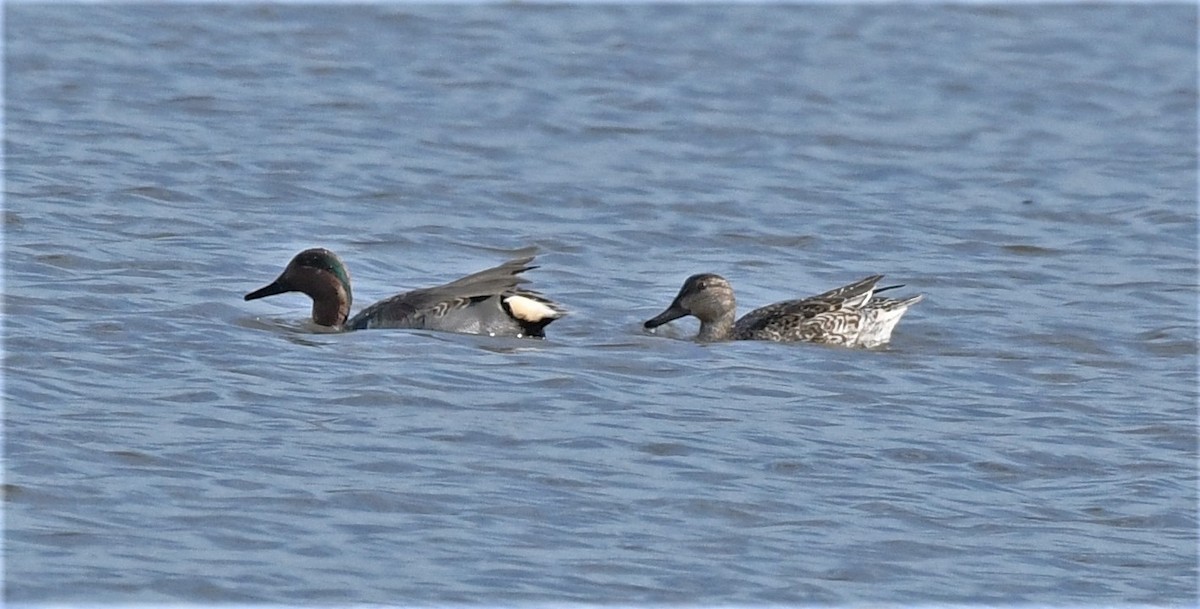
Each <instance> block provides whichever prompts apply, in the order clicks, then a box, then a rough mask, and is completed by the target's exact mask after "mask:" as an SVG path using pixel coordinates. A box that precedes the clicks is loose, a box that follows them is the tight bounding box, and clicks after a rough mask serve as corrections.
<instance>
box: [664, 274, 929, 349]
mask: <svg viewBox="0 0 1200 609" xmlns="http://www.w3.org/2000/svg"><path fill="white" fill-rule="evenodd" d="M882 278H883V275H872V276H870V277H867V278H866V279H862V280H860V281H856V282H854V283H851V284H850V285H846V286H842V287H840V288H837V289H835V290H830V291H828V292H825V293H824V294H818V295H816V296H811V297H809V298H801V299H797V300H785V301H783V302H777V303H775V304H771V305H767V306H765V307H762V308H761V309H755V310H753V311H751V312H749V313H747V314H746V315H745V316H744V317H742V318H741V319H739V320H737V322H736V323H735V322H734V318H735V312H736V307H737V301H736V300H735V299H734V297H733V288H732V287H731V286H730V285H729V282H728V281H726V280H725V278H724V277H721V276H720V275H714V274H712V273H701V274H699V275H692V276H691V277H688V278H687V281H685V282H683V288H682V289H680V290H679V295H678V296H676V297H675V300H674V301H673V302H672V303H671V306H669V307H667V310H665V311H663V312H662V313H660V314H659V315H658V316H657V317H655V318H654V319H651V320H649V321H647V322H646V323H645V327H646V328H647V329H650V328H657V327H658V326H661V325H663V324H665V323H667V322H669V321H672V320H675V319H678V318H680V317H684V316H685V315H695V316H696V317H697V318H699V319H700V333H699V334H698V335H697V336H696V339H697V340H700V341H718V340H772V341H804V342H811V343H826V344H831V345H843V346H846V347H877V346H879V345H882V344H885V343H887V342H888V340H889V339H891V336H892V328H894V327H896V323H897V322H899V321H900V317H901V316H903V315H904V312H905V311H907V310H908V308H909V307H910V306H912V305H914V304H916V303H918V302H920V301H921V299H922V298H924V297H925V295H924V294H917V295H916V296H910V297H908V298H905V299H900V300H897V299H891V298H879V297H873V296H874V293H875V292H877V291H883V290H890V289H892V288H898V287H902V286H898V285H896V286H890V287H886V288H879V289H878V290H876V289H875V284H876V283H878V282H879V280H880V279H882Z"/></svg>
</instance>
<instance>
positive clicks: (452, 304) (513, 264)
mask: <svg viewBox="0 0 1200 609" xmlns="http://www.w3.org/2000/svg"><path fill="white" fill-rule="evenodd" d="M533 252H534V249H533V248H525V249H523V250H520V251H518V252H517V254H518V255H519V256H520V257H518V258H513V259H512V260H509V261H508V262H505V263H503V264H501V265H499V266H495V267H492V268H490V269H484V270H482V271H479V272H478V273H472V274H470V275H467V276H466V277H463V278H461V279H456V280H454V281H451V282H450V283H447V284H444V285H440V286H435V287H431V288H421V289H418V290H412V291H410V292H405V293H403V294H397V295H395V296H392V297H391V298H386V299H384V300H381V301H379V302H377V303H375V304H373V305H371V306H369V307H367V308H365V309H363V310H362V311H359V312H358V314H357V315H355V316H354V317H353V318H352V319H350V321H348V322H346V328H347V329H349V330H362V329H366V328H424V327H426V326H427V325H428V324H427V320H428V319H430V318H442V317H445V316H446V315H447V314H450V313H451V312H453V311H457V310H461V309H464V308H467V307H469V306H471V305H472V304H474V303H476V302H480V301H483V300H486V299H488V298H491V297H494V296H499V295H501V294H506V293H514V294H516V293H518V292H519V293H520V294H527V295H533V294H534V293H533V292H529V291H527V290H517V286H519V285H520V284H523V283H528V281H529V280H528V279H525V278H524V277H520V276H519V275H520V274H521V273H524V272H525V271H529V270H532V269H535V268H537V267H536V266H530V264H529V263H530V262H532V261H533ZM538 296H539V300H546V299H545V298H541V297H540V295H538ZM531 297H532V296H531Z"/></svg>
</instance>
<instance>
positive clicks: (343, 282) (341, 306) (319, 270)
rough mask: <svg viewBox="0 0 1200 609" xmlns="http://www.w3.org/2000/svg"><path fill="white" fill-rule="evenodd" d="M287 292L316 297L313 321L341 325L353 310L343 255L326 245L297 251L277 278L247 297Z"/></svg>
mask: <svg viewBox="0 0 1200 609" xmlns="http://www.w3.org/2000/svg"><path fill="white" fill-rule="evenodd" d="M285 292H303V293H305V294H308V296H309V298H312V301H313V308H312V318H313V322H315V323H317V324H318V325H322V326H331V327H337V326H341V325H342V324H343V323H345V322H346V316H347V315H349V314H350V303H351V301H352V300H353V298H352V296H351V293H350V273H349V272H348V271H346V265H345V264H343V263H342V260H341V258H338V257H337V254H334V253H333V252H331V251H329V250H327V249H325V248H320V247H317V248H313V249H308V250H304V251H303V252H300V253H299V254H296V256H295V257H294V258H292V261H291V262H289V263H288V265H287V268H285V269H283V273H281V274H280V275H279V277H278V278H277V279H276V280H275V281H273V282H271V283H270V284H268V285H266V286H263V287H261V288H259V289H257V290H254V291H253V292H250V293H249V294H246V300H256V299H258V298H266V297H267V296H274V295H276V294H283V293H285Z"/></svg>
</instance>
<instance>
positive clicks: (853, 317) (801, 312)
mask: <svg viewBox="0 0 1200 609" xmlns="http://www.w3.org/2000/svg"><path fill="white" fill-rule="evenodd" d="M882 278H883V275H872V276H870V277H866V278H863V279H860V280H858V281H855V282H854V283H851V284H847V285H844V286H841V287H838V288H834V289H832V290H829V291H828V292H824V293H821V294H817V295H816V296H810V297H808V298H799V299H796V300H785V301H782V302H777V303H774V304H769V305H767V306H765V307H761V308H758V309H755V310H753V311H751V312H749V313H747V314H746V315H744V316H743V317H742V318H741V319H739V320H738V321H737V323H736V324H734V335H735V336H736V337H737V338H739V339H742V340H746V339H753V340H776V341H781V340H782V341H791V340H802V341H810V342H836V341H831V340H830V339H829V338H828V337H827V335H828V336H841V335H845V334H846V333H848V332H850V329H851V328H856V327H857V326H858V325H861V323H862V316H861V315H860V314H859V309H860V308H861V307H862V306H863V305H864V304H865V303H866V302H868V301H869V300H870V299H871V295H872V293H873V292H874V290H875V284H877V283H879V280H880V279H882Z"/></svg>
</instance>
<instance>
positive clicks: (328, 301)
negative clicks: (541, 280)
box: [245, 248, 565, 338]
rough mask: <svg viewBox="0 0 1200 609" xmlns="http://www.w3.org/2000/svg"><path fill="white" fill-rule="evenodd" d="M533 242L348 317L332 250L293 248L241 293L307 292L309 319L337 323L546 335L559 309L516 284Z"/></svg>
mask: <svg viewBox="0 0 1200 609" xmlns="http://www.w3.org/2000/svg"><path fill="white" fill-rule="evenodd" d="M534 252H535V248H524V249H521V250H518V251H517V252H515V255H516V256H517V257H516V258H513V259H512V260H509V261H508V262H505V263H504V264H501V265H499V266H496V267H493V268H490V269H486V270H483V271H479V272H478V273H474V274H471V275H468V276H466V277H463V278H462V279H458V280H455V281H452V282H450V283H447V284H445V285H440V286H435V287H431V288H422V289H418V290H412V291H411V292H405V293H403V294H397V295H395V296H392V297H391V298H388V299H386V300H381V301H379V302H377V303H375V304H373V305H371V306H369V307H367V308H365V309H363V310H362V311H359V312H358V314H357V315H355V316H354V317H352V318H349V315H350V305H351V303H352V302H353V296H352V293H351V290H350V273H349V271H347V270H346V265H345V264H343V263H342V260H341V259H340V258H338V256H337V254H334V253H333V252H331V251H329V250H327V249H324V248H313V249H308V250H304V251H303V252H300V253H299V254H296V256H295V257H294V258H292V260H291V262H289V263H288V265H287V268H285V269H284V270H283V273H282V274H280V275H279V277H278V278H277V279H276V280H275V281H274V282H272V283H270V284H268V285H266V286H264V287H262V288H259V289H257V290H255V291H253V292H250V293H249V294H246V297H245V299H246V300H255V299H258V298H265V297H267V296H274V295H276V294H283V293H285V292H303V293H304V294H307V295H308V297H309V298H312V301H313V307H312V320H313V322H314V323H316V324H318V325H321V326H327V327H330V328H335V329H338V330H365V329H368V328H414V329H425V330H442V331H446V332H461V333H465V334H486V335H491V336H512V337H518V338H523V337H537V338H541V337H544V336H545V328H546V326H547V325H549V324H550V322H552V321H554V320H556V319H558V318H560V317H562V316H563V315H564V314H565V312H564V311H563V309H562V307H560V306H559V305H558V304H557V303H555V302H554V301H552V300H550V299H548V298H546V297H544V296H542V295H541V294H538V293H537V292H534V291H532V290H526V289H522V288H520V287H519V286H520V285H521V284H523V283H527V282H528V281H529V280H528V279H525V278H524V277H521V276H520V274H521V273H524V272H525V271H528V270H532V269H534V268H537V267H534V266H530V265H529V263H530V262H532V261H533V257H534Z"/></svg>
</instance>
